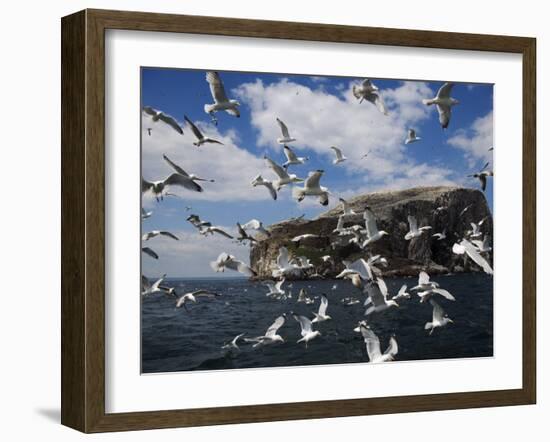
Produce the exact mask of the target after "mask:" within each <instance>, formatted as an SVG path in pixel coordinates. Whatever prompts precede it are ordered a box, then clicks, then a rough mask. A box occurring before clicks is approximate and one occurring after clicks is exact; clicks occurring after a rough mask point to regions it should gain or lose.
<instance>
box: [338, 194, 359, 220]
mask: <svg viewBox="0 0 550 442" xmlns="http://www.w3.org/2000/svg"><path fill="white" fill-rule="evenodd" d="M338 200H339V201H340V202H341V203H342V215H341V216H343V217H346V216H352V215H356V213H355V212H354V211H353V210H352V209H351V207H350V205H349V203H348V202H347V201H346V200H345V199H344V198H338Z"/></svg>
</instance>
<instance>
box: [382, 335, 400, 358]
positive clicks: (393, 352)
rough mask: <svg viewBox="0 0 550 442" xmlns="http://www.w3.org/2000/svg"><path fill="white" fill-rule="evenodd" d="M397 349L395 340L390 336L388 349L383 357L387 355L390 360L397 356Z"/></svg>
mask: <svg viewBox="0 0 550 442" xmlns="http://www.w3.org/2000/svg"><path fill="white" fill-rule="evenodd" d="M398 351H399V347H398V346H397V340H396V339H395V338H394V337H393V336H392V337H391V338H390V343H389V345H388V348H387V349H386V351H385V352H384V354H385V355H389V356H390V357H391V359H393V357H394V356H395V355H396V354H397V352H398Z"/></svg>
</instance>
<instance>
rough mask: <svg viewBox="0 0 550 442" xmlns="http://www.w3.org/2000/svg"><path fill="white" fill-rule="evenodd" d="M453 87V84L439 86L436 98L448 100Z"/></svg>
mask: <svg viewBox="0 0 550 442" xmlns="http://www.w3.org/2000/svg"><path fill="white" fill-rule="evenodd" d="M453 86H454V84H453V83H444V84H443V86H441V87H440V88H439V90H438V91H437V98H449V97H450V96H451V89H452V88H453Z"/></svg>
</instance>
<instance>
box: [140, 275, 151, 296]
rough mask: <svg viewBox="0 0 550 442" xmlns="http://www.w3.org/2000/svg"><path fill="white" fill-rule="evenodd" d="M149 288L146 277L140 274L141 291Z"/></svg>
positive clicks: (149, 284)
mask: <svg viewBox="0 0 550 442" xmlns="http://www.w3.org/2000/svg"><path fill="white" fill-rule="evenodd" d="M150 288H151V283H150V282H149V279H147V277H145V276H143V275H141V291H142V292H145V291H147V290H149V289H150Z"/></svg>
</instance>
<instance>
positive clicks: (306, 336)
mask: <svg viewBox="0 0 550 442" xmlns="http://www.w3.org/2000/svg"><path fill="white" fill-rule="evenodd" d="M292 316H293V317H294V319H295V320H296V321H297V322H299V323H300V334H301V335H302V337H301V338H300V339H298V340H297V341H296V344H299V343H300V342H305V343H306V348H307V343H308V342H309V341H311V340H312V339H315V338H316V337H317V336H321V332H320V331H319V330H315V331H314V330H313V328H312V321H310V320H309V319H308V318H306V317H305V316H301V315H292Z"/></svg>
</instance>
